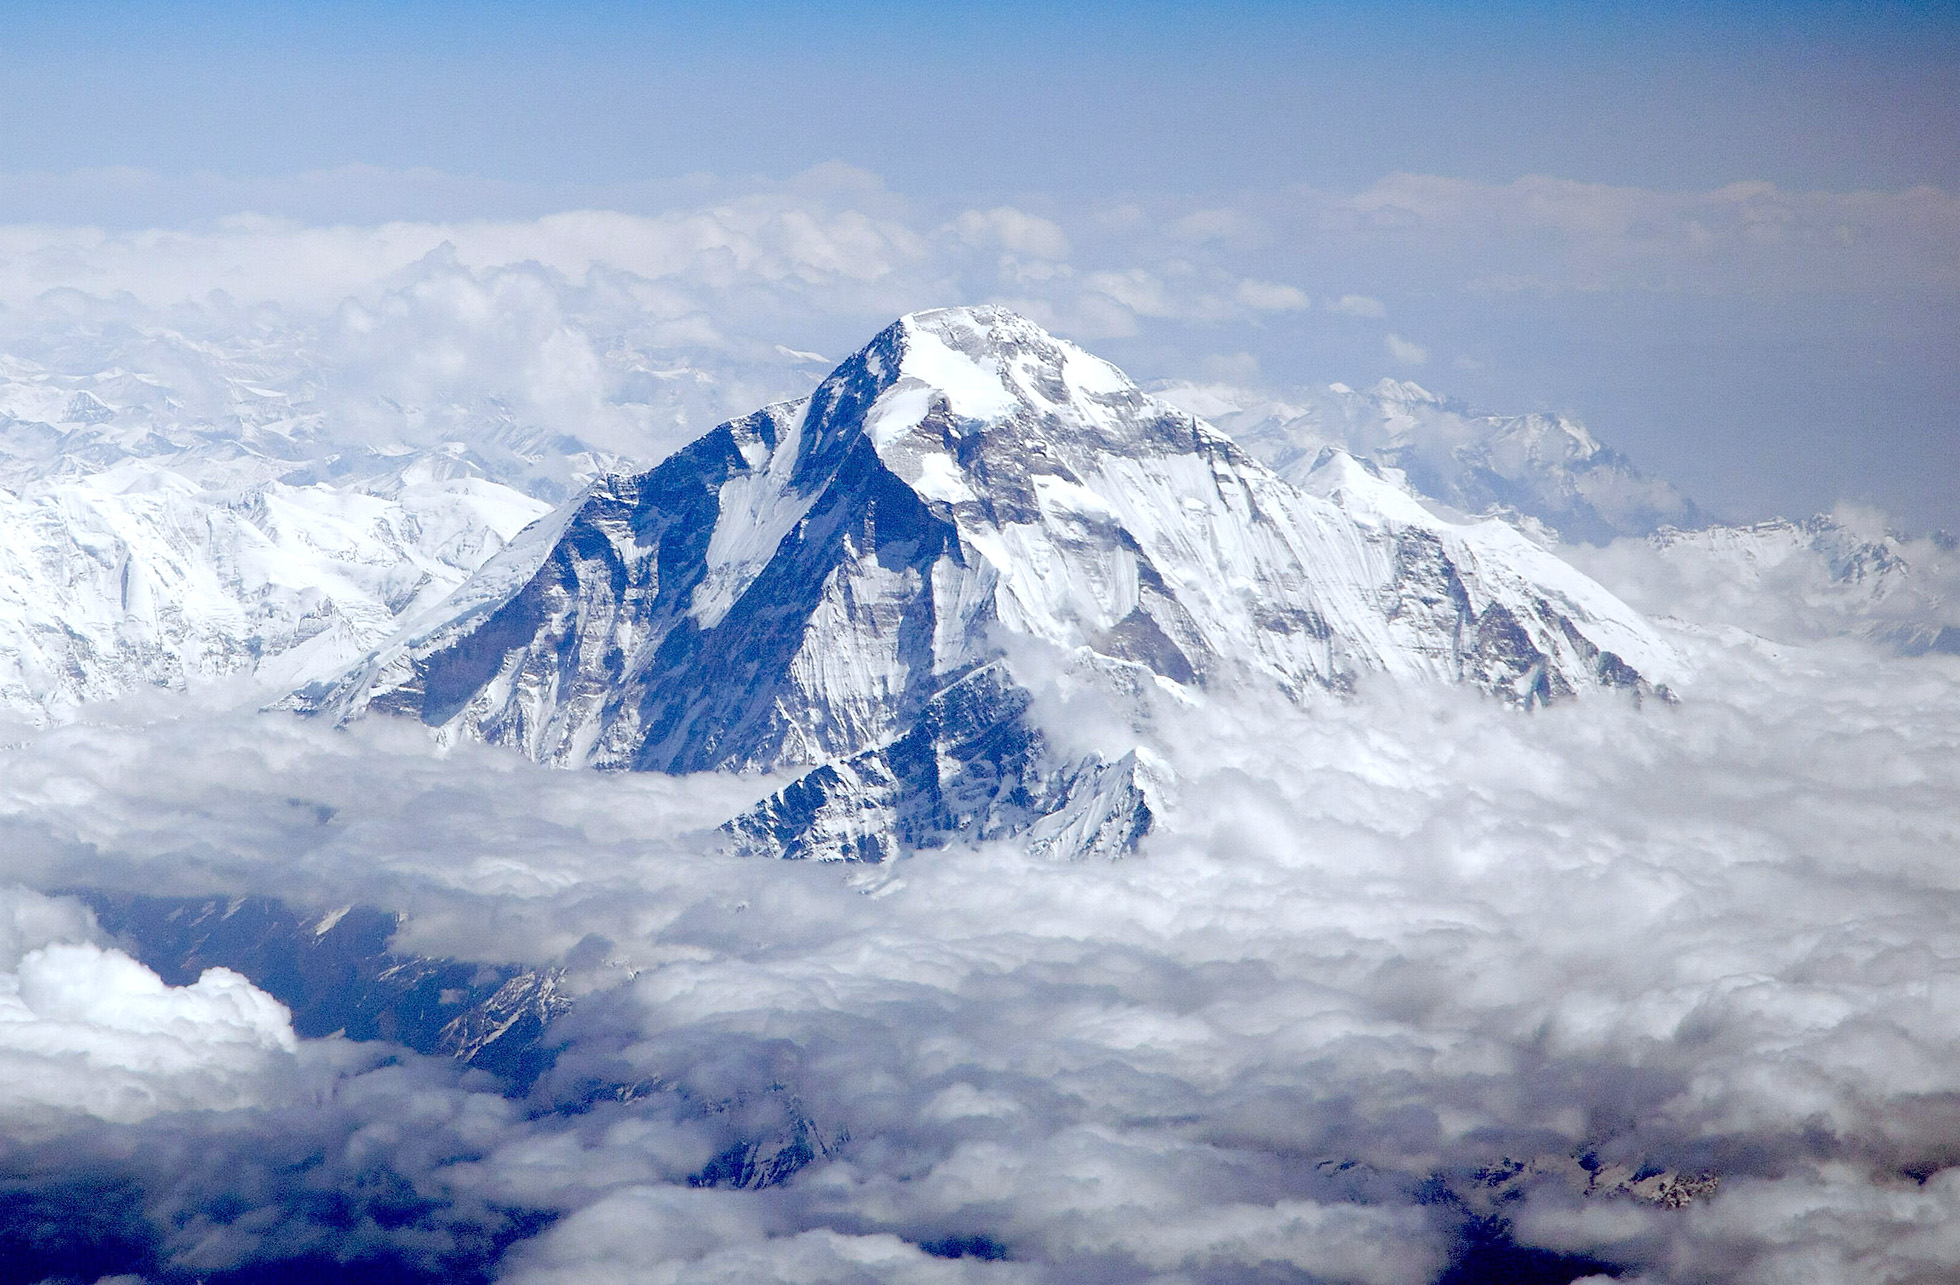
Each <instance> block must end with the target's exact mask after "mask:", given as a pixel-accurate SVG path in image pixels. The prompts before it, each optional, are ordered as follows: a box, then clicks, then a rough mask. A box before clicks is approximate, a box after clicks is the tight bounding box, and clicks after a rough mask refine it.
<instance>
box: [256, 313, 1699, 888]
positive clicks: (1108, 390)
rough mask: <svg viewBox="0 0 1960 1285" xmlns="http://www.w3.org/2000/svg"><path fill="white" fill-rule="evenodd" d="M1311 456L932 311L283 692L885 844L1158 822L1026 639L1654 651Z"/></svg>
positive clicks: (1149, 659) (563, 514) (1319, 678)
mask: <svg viewBox="0 0 1960 1285" xmlns="http://www.w3.org/2000/svg"><path fill="white" fill-rule="evenodd" d="M1304 480H1305V481H1306V483H1307V487H1306V488H1305V489H1302V488H1299V487H1295V486H1293V485H1291V484H1289V483H1287V482H1286V481H1284V480H1282V479H1281V478H1279V477H1278V476H1276V475H1274V474H1273V472H1272V471H1271V470H1269V469H1268V468H1266V467H1265V466H1264V465H1262V464H1260V463H1259V462H1258V461H1256V460H1254V459H1253V458H1251V457H1250V456H1249V455H1247V454H1246V453H1245V452H1244V451H1242V450H1240V449H1239V448H1238V447H1237V446H1235V445H1234V444H1233V443H1232V442H1231V440H1230V439H1228V438H1226V437H1225V436H1224V435H1222V434H1221V433H1219V432H1217V431H1216V430H1215V429H1213V428H1211V427H1210V426H1209V425H1207V424H1205V423H1204V422H1203V421H1201V420H1199V419H1197V418H1196V417H1194V416H1192V415H1190V414H1188V413H1186V412H1184V411H1181V410H1179V409H1177V408H1176V407H1174V406H1171V405H1169V404H1168V403H1165V402H1162V401H1159V400H1157V399H1155V398H1152V397H1149V396H1147V395H1145V394H1144V393H1142V392H1140V391H1139V390H1138V389H1137V387H1136V386H1135V385H1134V384H1132V383H1131V382H1130V381H1129V380H1128V379H1127V378H1126V377H1125V376H1124V375H1123V374H1122V373H1121V372H1120V371H1118V370H1116V369H1115V368H1114V367H1113V366H1110V365H1109V364H1108V363H1106V362H1104V361H1101V360H1100V359H1098V358H1095V357H1092V356H1090V355H1089V354H1087V353H1085V352H1083V351H1081V350H1080V349H1078V348H1075V347H1073V346H1072V345H1069V344H1066V343H1063V342H1061V341H1059V340H1057V339H1055V338H1053V337H1052V336H1050V335H1048V334H1046V333H1045V332H1043V331H1042V330H1041V329H1040V328H1038V327H1037V326H1035V325H1033V324H1032V323H1031V322H1028V321H1026V320H1025V319H1023V318H1020V317H1018V316H1015V315H1013V314H1011V313H1008V312H1005V311H1003V310H999V309H992V308H977V309H948V310H942V311H938V312H930V313H921V314H916V315H914V316H911V317H907V318H905V319H903V320H901V321H900V322H898V323H897V324H895V325H893V326H892V327H890V328H889V329H887V330H886V331H884V332H883V333H882V334H880V335H879V336H878V337H877V338H876V339H874V340H873V341H872V342H871V344H870V345H869V346H867V347H866V348H865V349H864V350H863V351H862V352H860V353H858V354H857V355H856V356H855V357H852V358H851V359H850V360H848V361H846V362H845V363H844V364H842V365H841V366H839V367H838V368H837V369H836V370H835V371H834V372H833V373H832V374H831V375H830V377H829V378H828V379H826V380H825V381H824V382H823V383H822V384H821V385H820V386H819V387H818V389H817V391H816V392H815V394H814V395H813V396H811V397H810V398H809V399H807V400H805V401H801V402H793V403H784V404H780V405H776V406H772V407H769V408H767V409H765V410H762V411H759V412H757V413H755V414H753V415H750V416H748V417H746V418H744V419H740V420H736V421H733V422H731V423H728V424H725V425H722V426H721V427H719V428H716V429H715V430H713V431H712V432H710V433H708V434H707V435H705V436H703V437H702V438H700V439H698V440H697V441H695V442H694V443H693V444H692V445H690V446H688V447H687V448H685V449H684V450H682V451H680V452H678V453H677V454H675V455H674V456H672V457H670V458H669V459H668V460H666V461H665V462H664V463H662V464H661V465H659V466H658V467H657V468H655V469H653V470H651V471H650V472H647V473H643V474H639V475H636V476H631V477H616V478H608V479H604V480H602V481H600V482H598V483H596V484H595V485H594V486H593V488H592V489H591V490H590V491H589V492H588V494H586V495H585V496H584V497H582V498H581V499H580V500H579V501H577V502H576V503H574V504H572V505H569V506H567V507H566V508H565V509H563V510H561V511H560V512H559V513H558V514H557V515H556V516H555V517H554V518H553V520H552V521H551V522H550V523H549V524H544V525H541V526H540V527H539V528H536V529H534V531H533V532H532V533H531V534H530V535H528V536H527V537H526V538H525V539H524V540H522V541H520V542H519V545H518V546H517V547H513V548H512V549H511V550H509V551H507V552H506V553H505V554H503V555H501V556H500V557H499V558H497V559H495V560H493V561H492V563H491V564H489V566H487V567H486V568H485V570H484V573H483V574H482V576H480V577H479V579H478V581H477V582H475V583H474V584H473V585H471V586H466V587H465V589H464V590H462V591H461V593H460V594H459V597H458V599H457V600H456V601H455V603H454V604H453V607H454V610H453V612H452V614H451V616H450V618H449V619H447V620H445V621H442V622H441V623H439V624H436V625H434V626H433V627H431V628H427V629H421V630H413V631H410V632H409V633H407V634H406V635H405V636H404V637H402V638H401V639H399V640H398V641H396V642H395V643H394V644H392V645H390V646H389V647H387V648H384V649H382V650H380V651H378V652H377V653H375V654H374V655H373V656H371V657H369V658H368V659H367V660H366V661H364V662H363V663H362V664H360V665H358V666H356V667H355V668H354V669H353V670H351V671H350V672H349V673H348V674H347V675H345V676H344V677H343V678H341V679H340V680H338V681H336V682H332V683H323V684H316V685H313V686H310V687H309V688H307V689H306V690H305V691H303V692H301V693H300V694H299V695H298V696H297V697H296V698H295V700H294V702H293V703H294V704H295V705H296V706H298V707H300V708H303V709H307V710H311V711H315V712H320V713H324V714H329V715H331V716H333V717H336V718H342V719H345V718H349V717H353V716H355V715H357V714H359V713H361V712H363V711H366V710H369V709H379V710H385V711H389V712H394V713H402V714H412V715H414V716H416V717H418V718H420V719H421V720H422V721H424V722H425V723H428V724H430V725H432V726H436V727H439V728H442V729H444V731H445V732H446V733H447V734H451V735H464V736H471V737H480V738H483V739H486V740H490V741H495V742H499V743H504V744H509V745H512V746H516V747H518V748H521V749H522V750H523V751H524V752H526V753H527V754H530V755H531V756H533V757H535V758H537V759H540V760H543V761H547V762H553V763H559V764H565V765H576V764H594V765H598V766H602V767H615V768H637V769H652V770H659V771H669V772H682V771H697V770H708V769H722V770H742V771H753V770H779V769H786V768H806V767H808V768H815V769H816V770H814V771H812V772H810V773H809V774H808V775H806V776H804V777H803V778H802V779H801V780H800V781H799V782H798V783H797V784H796V785H795V786H793V787H791V789H789V790H787V791H785V792H784V793H783V794H782V795H780V796H778V797H776V798H774V799H772V800H769V801H766V802H765V803H764V805H762V807H760V808H759V809H758V810H757V812H756V813H755V814H752V815H751V816H749V817H746V818H742V819H740V820H739V821H738V822H736V823H735V824H734V827H733V829H734V832H735V833H736V834H737V836H738V838H739V839H740V840H741V841H742V843H743V844H744V845H745V846H748V847H750V848H752V849H755V850H763V851H773V852H778V853H783V854H787V855H804V854H808V855H818V856H859V857H871V858H877V857H880V856H883V855H887V854H889V853H891V852H893V851H895V850H897V849H900V848H903V847H910V846H920V845H928V844H932V843H937V842H944V841H946V840H947V839H948V838H950V837H953V836H964V837H969V838H972V837H985V836H988V835H992V834H1005V833H1019V832H1023V831H1027V832H1030V833H1031V834H1034V835H1035V836H1036V837H1041V836H1052V838H1053V842H1055V843H1057V844H1059V845H1061V846H1062V847H1064V848H1067V849H1069V850H1074V851H1080V850H1082V849H1084V848H1087V849H1090V850H1110V849H1120V848H1122V847H1125V846H1128V845H1129V844H1132V843H1134V841H1135V839H1136V838H1137V837H1138V835H1139V834H1140V833H1141V831H1142V829H1143V828H1146V827H1147V825H1148V819H1149V811H1148V807H1147V802H1146V796H1147V793H1148V785H1147V778H1148V776H1149V772H1150V767H1149V763H1148V759H1147V755H1146V756H1144V757H1141V758H1139V757H1138V756H1135V755H1130V754H1123V755H1113V756H1102V755H1095V754H1090V755H1087V756H1083V755H1075V756H1073V757H1071V756H1069V755H1065V754H1062V753H1060V752H1059V751H1057V750H1056V749H1055V737H1054V736H1053V734H1052V730H1050V729H1044V728H1043V727H1042V726H1040V725H1039V719H1037V718H1036V717H1034V716H1033V715H1032V714H1031V713H1030V705H1031V698H1030V696H1029V694H1028V691H1027V687H1026V684H1025V683H1024V682H1023V681H1022V676H1021V674H1020V673H1019V669H1020V668H1022V667H1025V666H1026V665H1028V664H1031V663H1035V662H1033V661H1030V660H1029V659H1028V658H1029V657H1030V656H1032V655H1036V654H1039V655H1043V656H1047V657H1050V658H1058V659H1057V662H1056V663H1059V664H1061V665H1063V666H1065V667H1072V668H1073V670H1074V671H1075V672H1077V673H1079V674H1081V675H1086V676H1087V681H1092V682H1095V683H1100V684H1102V685H1103V686H1104V687H1105V688H1106V689H1107V690H1108V691H1110V692H1111V693H1112V694H1114V693H1120V692H1121V691H1122V690H1124V689H1125V688H1126V687H1127V688H1130V689H1132V690H1134V689H1136V688H1137V687H1138V685H1139V684H1141V685H1143V686H1145V687H1150V688H1157V689H1162V690H1165V691H1168V692H1172V693H1179V692H1181V693H1185V694H1187V695H1189V696H1192V697H1193V698H1195V697H1196V694H1198V693H1202V692H1205V691H1207V690H1213V691H1217V690H1233V691H1255V692H1257V691H1267V692H1271V693H1273V694H1274V695H1284V696H1290V697H1295V698H1298V697H1302V696H1304V695H1306V694H1307V693H1310V692H1312V691H1316V690H1325V689H1334V690H1340V689H1344V688H1346V687H1348V686H1350V685H1352V684H1353V683H1355V682H1356V681H1360V680H1362V679H1365V678H1366V677H1367V676H1369V675H1383V676H1388V677H1392V678H1396V679H1403V680H1410V681H1452V682H1453V681H1464V682H1469V683H1474V684H1476V685H1477V686H1479V687H1481V688H1483V689H1484V690H1486V691H1489V692H1491V693H1493V694H1495V695H1498V696H1500V697H1502V698H1503V699H1506V700H1510V701H1514V702H1517V703H1520V704H1532V703H1538V702H1543V701H1547V700H1552V699H1556V698H1558V697H1560V696H1563V695H1566V694H1569V693H1574V692H1578V691H1583V690H1589V689H1599V688H1625V689H1629V690H1632V691H1636V692H1637V691H1641V690H1647V689H1649V688H1650V686H1651V685H1652V684H1654V683H1657V682H1663V681H1665V680H1666V678H1667V677H1669V676H1670V674H1671V671H1672V669H1673V666H1674V665H1675V664H1676V661H1675V660H1674V658H1673V656H1672V654H1671V652H1670V650H1669V648H1668V647H1667V645H1666V644H1665V643H1664V642H1662V641H1661V640H1660V639H1659V638H1658V637H1657V636H1656V635H1655V634H1654V633H1653V632H1652V631H1651V630H1650V629H1649V628H1648V627H1647V626H1646V625H1645V624H1644V622H1643V621H1642V620H1641V618H1640V617H1639V616H1638V615H1637V614H1636V613H1635V612H1633V611H1632V610H1631V609H1629V608H1627V607H1626V606H1624V605H1623V604H1622V603H1620V602H1619V601H1618V600H1616V599H1615V598H1613V597H1612V595H1610V594H1608V593H1606V592H1605V591H1604V590H1601V589H1600V588H1599V587H1598V586H1597V585H1595V584H1593V583H1591V582H1590V581H1588V580H1587V579H1586V578H1585V577H1584V576H1582V575H1579V574H1578V573H1577V572H1575V571H1573V570H1572V569H1571V568H1570V567H1569V566H1567V565H1566V564H1564V563H1562V562H1560V561H1558V560H1557V559H1556V558H1554V557H1552V556H1551V555H1549V554H1547V553H1545V552H1544V551H1543V550H1541V549H1539V548H1538V547H1537V546H1535V545H1534V544H1532V543H1531V542H1530V541H1529V540H1526V539H1525V538H1524V537H1522V536H1521V535H1519V534H1518V533H1517V532H1516V531H1515V530H1513V529H1512V528H1510V527H1509V526H1507V525H1505V524H1504V523H1501V522H1496V521H1487V522H1477V523H1468V524H1456V523H1450V522H1446V521H1443V520H1441V519H1439V518H1437V517H1436V516H1434V515H1433V514H1431V513H1430V512H1429V511H1428V510H1426V509H1425V508H1423V506H1422V505H1420V504H1419V503H1417V502H1416V501H1415V499H1414V498H1413V497H1412V496H1410V495H1409V494H1408V493H1407V492H1406V491H1404V490H1401V489H1399V488H1398V487H1397V486H1395V485H1394V484H1393V483H1392V482H1390V481H1389V480H1387V479H1385V478H1383V477H1381V476H1379V475H1378V473H1377V472H1376V471H1371V470H1370V469H1369V468H1368V467H1366V466H1364V465H1362V464H1360V463H1358V462H1356V461H1354V460H1352V459H1350V458H1348V457H1346V456H1343V455H1340V454H1338V453H1336V454H1332V455H1329V456H1328V457H1327V458H1326V459H1324V460H1322V461H1320V466H1319V467H1318V468H1317V469H1315V470H1314V471H1313V472H1312V473H1310V474H1309V475H1308V476H1307V477H1306V478H1305V479H1304ZM1071 836H1072V837H1071Z"/></svg>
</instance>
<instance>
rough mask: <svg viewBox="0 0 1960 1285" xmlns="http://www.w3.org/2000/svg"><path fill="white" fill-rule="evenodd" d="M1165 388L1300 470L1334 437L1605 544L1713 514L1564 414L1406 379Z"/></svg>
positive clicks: (1459, 500) (1473, 499) (1287, 467)
mask: <svg viewBox="0 0 1960 1285" xmlns="http://www.w3.org/2000/svg"><path fill="white" fill-rule="evenodd" d="M1157 395H1158V396H1159V397H1161V398H1163V399H1165V400H1167V401H1170V402H1172V403H1174V404H1175V405H1178V406H1181V407H1183V408H1184V409H1186V410H1189V411H1191V412H1192V413H1194V414H1198V415H1203V416H1206V417H1207V418H1209V419H1211V420H1212V421H1213V422H1215V423H1217V424H1218V425H1220V426H1221V427H1223V428H1224V429H1225V430H1226V431H1227V432H1229V433H1231V434H1232V437H1233V439H1234V440H1236V441H1237V442H1238V443H1239V444H1240V445H1241V446H1243V447H1245V448H1246V450H1248V451H1250V452H1251V453H1253V454H1254V455H1257V456H1258V457H1259V458H1260V459H1262V460H1264V461H1265V462H1266V463H1267V464H1269V465H1271V466H1272V467H1273V468H1274V469H1276V470H1278V472H1279V473H1280V475H1281V476H1282V477H1285V478H1287V479H1288V480H1290V481H1296V482H1297V481H1299V480H1301V479H1302V478H1304V477H1305V475H1306V473H1307V472H1308V471H1310V470H1311V469H1312V468H1313V466H1314V462H1315V461H1316V460H1317V459H1318V458H1319V456H1320V452H1321V451H1322V450H1323V449H1324V448H1325V447H1327V446H1330V445H1332V446H1338V447H1341V448H1343V449H1346V450H1349V451H1351V452H1353V453H1354V454H1355V455H1357V456H1360V457H1361V458H1364V459H1367V460H1370V461H1372V462H1374V463H1376V464H1378V465H1380V466H1382V467H1384V468H1391V469H1396V470H1399V471H1400V472H1401V473H1402V474H1403V475H1404V476H1405V477H1406V478H1407V480H1408V482H1409V484H1410V485H1411V486H1412V487H1414V488H1415V490H1417V491H1419V492H1420V493H1422V494H1424V495H1427V496H1432V497H1434V498H1435V499H1437V500H1440V501H1442V502H1443V503H1444V504H1446V505H1449V506H1451V507H1453V508H1455V509H1457V510H1459V511H1461V512H1463V513H1491V512H1498V513H1507V512H1508V513H1511V514H1517V515H1522V516H1523V517H1524V518H1526V519H1528V520H1530V521H1534V522H1540V523H1543V524H1545V525H1547V526H1549V527H1551V528H1552V529H1553V530H1554V531H1556V532H1557V533H1558V534H1559V535H1561V536H1562V537H1564V538H1565V539H1567V540H1572V541H1584V542H1589V543H1593V544H1603V543H1606V542H1607V541H1610V540H1612V539H1614V538H1615V537H1617V536H1627V535H1647V534H1649V533H1651V532H1653V531H1655V530H1657V529H1658V528H1660V527H1661V526H1663V525H1673V526H1676V527H1695V526H1700V525H1702V523H1703V522H1704V521H1705V517H1704V515H1703V514H1702V513H1701V511H1700V510H1699V509H1697V508H1696V507H1695V505H1694V502H1693V501H1692V500H1689V499H1687V498H1686V497H1684V496H1683V495H1682V494H1681V493H1680V492H1679V491H1677V490H1675V488H1674V487H1672V486H1671V485H1669V484H1668V483H1666V482H1664V481H1661V480H1660V479H1658V478H1655V477H1652V476H1649V475H1648V474H1646V473H1643V472H1641V471H1640V470H1639V469H1638V468H1636V467H1635V466H1634V465H1633V463H1632V462H1631V461H1629V460H1628V459H1627V458H1626V457H1625V456H1623V455H1621V454H1620V453H1619V452H1617V451H1614V450H1612V449H1611V448H1610V447H1606V446H1603V445H1601V444H1600V442H1599V441H1598V440H1597V439H1596V438H1594V437H1593V435H1592V434H1591V433H1590V432H1588V431H1587V429H1586V427H1585V425H1583V424H1581V423H1579V422H1578V421H1577V420H1574V419H1570V418H1568V417H1566V416H1563V415H1542V414H1533V415H1490V414H1484V413H1481V412H1476V411H1472V410H1470V409H1469V408H1468V407H1467V406H1465V405H1463V404H1462V403H1460V402H1455V401H1451V400H1447V399H1445V398H1442V397H1439V396H1437V395H1436V394H1434V393H1432V392H1430V391H1429V390H1428V389H1425V388H1423V387H1422V386H1420V385H1419V384H1416V383H1413V382H1411V381H1409V380H1396V379H1384V380H1381V381H1380V382H1379V383H1377V384H1376V385H1375V386H1374V387H1373V388H1372V389H1370V390H1368V391H1367V392H1357V391H1356V390H1354V389H1352V388H1349V387H1347V386H1346V385H1344V384H1331V385H1329V386H1328V387H1326V388H1325V389H1308V390H1301V391H1299V392H1297V393H1293V394H1289V395H1288V396H1286V397H1284V398H1275V397H1269V396H1264V395H1261V394H1258V393H1254V392H1250V391H1248V390H1245V389H1238V388H1231V387H1226V386H1222V385H1199V384H1171V385H1166V386H1164V387H1162V388H1160V389H1158V390H1157Z"/></svg>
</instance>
